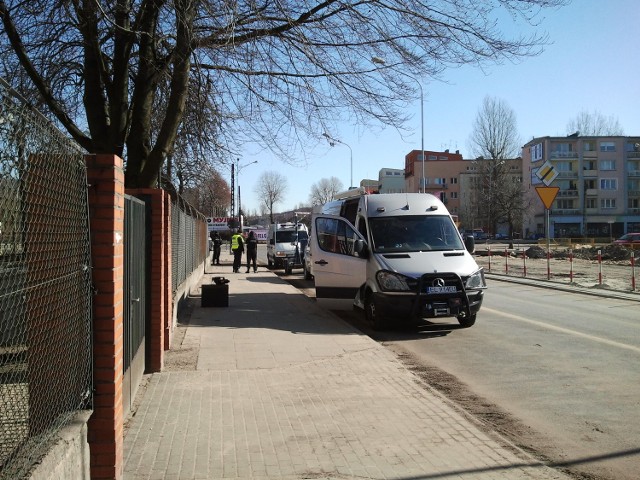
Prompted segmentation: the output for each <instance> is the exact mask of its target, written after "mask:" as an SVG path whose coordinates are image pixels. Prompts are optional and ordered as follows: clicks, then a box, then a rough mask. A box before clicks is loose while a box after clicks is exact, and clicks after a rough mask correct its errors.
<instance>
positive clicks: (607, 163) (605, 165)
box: [600, 160, 616, 170]
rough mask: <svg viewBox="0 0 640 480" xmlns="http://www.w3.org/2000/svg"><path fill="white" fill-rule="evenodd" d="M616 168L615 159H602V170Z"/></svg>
mask: <svg viewBox="0 0 640 480" xmlns="http://www.w3.org/2000/svg"><path fill="white" fill-rule="evenodd" d="M615 169H616V161H615V160H600V170H615Z"/></svg>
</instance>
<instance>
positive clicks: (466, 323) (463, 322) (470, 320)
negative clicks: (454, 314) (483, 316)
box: [458, 313, 476, 328]
mask: <svg viewBox="0 0 640 480" xmlns="http://www.w3.org/2000/svg"><path fill="white" fill-rule="evenodd" d="M458 323H460V326H461V327H462V328H469V327H471V326H473V324H474V323H476V314H475V313H474V314H473V315H471V316H468V317H458Z"/></svg>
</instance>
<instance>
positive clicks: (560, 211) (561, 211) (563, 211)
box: [551, 208, 580, 215]
mask: <svg viewBox="0 0 640 480" xmlns="http://www.w3.org/2000/svg"><path fill="white" fill-rule="evenodd" d="M578 213H580V210H578V209H577V208H554V209H552V210H551V215H577V214H578Z"/></svg>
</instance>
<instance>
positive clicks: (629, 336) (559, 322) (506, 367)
mask: <svg viewBox="0 0 640 480" xmlns="http://www.w3.org/2000/svg"><path fill="white" fill-rule="evenodd" d="M276 273H278V274H281V273H283V272H281V271H276ZM282 278H284V279H287V280H288V281H290V282H291V283H292V284H293V285H294V286H296V287H297V288H299V289H301V290H302V291H304V292H305V293H306V294H307V295H309V296H312V297H313V296H314V290H313V282H308V281H305V280H304V279H303V278H302V271H301V270H300V271H297V270H294V272H293V274H292V275H288V276H285V275H283V276H282ZM489 286H490V288H489V289H488V290H487V293H486V298H485V302H484V305H483V308H482V310H481V312H480V314H479V315H478V320H477V322H476V325H475V326H473V327H472V328H469V329H460V328H459V327H458V326H457V325H456V324H455V323H454V324H452V325H451V328H449V327H447V326H443V325H436V326H434V325H428V324H424V325H421V326H416V327H410V328H404V329H402V330H399V331H391V332H383V333H378V332H372V331H369V330H368V328H367V327H366V325H365V324H364V323H363V321H362V315H361V314H359V313H358V312H351V311H350V312H340V313H339V315H340V316H341V317H342V318H343V319H345V320H346V321H348V322H350V323H352V324H353V325H354V326H356V328H359V329H360V330H362V331H363V332H364V333H367V334H369V335H370V336H372V337H373V338H375V339H376V340H378V341H380V342H382V343H383V344H385V345H387V346H388V347H389V348H391V349H393V350H394V351H396V353H397V354H398V355H399V356H400V358H402V359H403V360H404V361H405V364H406V365H407V366H408V368H411V369H412V370H414V371H415V372H416V374H417V375H420V376H422V377H423V378H424V379H425V380H427V382H428V383H429V384H430V385H432V386H434V387H435V388H437V389H439V390H440V391H441V392H443V393H444V394H445V395H447V396H448V397H449V398H450V399H451V400H452V401H454V402H456V403H458V404H459V405H461V406H462V408H464V409H465V410H467V411H468V412H469V413H471V414H472V415H474V416H476V417H477V418H479V419H480V420H481V421H483V422H484V423H486V424H487V426H488V428H492V429H494V430H497V431H499V432H501V433H502V434H504V435H505V436H507V437H509V438H510V440H511V441H514V442H515V443H517V444H518V445H520V446H522V447H523V448H525V449H527V450H529V451H531V452H533V453H536V454H538V455H539V456H540V457H542V458H545V459H549V460H551V461H553V462H557V463H558V464H559V465H561V466H562V465H565V464H566V466H567V467H568V468H569V469H570V471H571V472H572V473H573V474H575V475H576V477H577V478H589V479H594V478H597V479H616V480H618V479H636V478H638V467H639V466H640V421H638V420H637V417H638V412H639V411H640V369H639V368H638V367H639V366H640V305H639V304H638V303H639V302H637V301H629V300H618V299H610V298H602V297H597V296H591V295H584V294H580V293H569V292H563V291H559V290H550V289H544V288H539V287H536V286H532V285H522V284H516V283H510V282H503V281H496V280H490V285H489Z"/></svg>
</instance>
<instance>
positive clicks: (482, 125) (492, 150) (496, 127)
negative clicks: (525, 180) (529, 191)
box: [470, 97, 524, 234]
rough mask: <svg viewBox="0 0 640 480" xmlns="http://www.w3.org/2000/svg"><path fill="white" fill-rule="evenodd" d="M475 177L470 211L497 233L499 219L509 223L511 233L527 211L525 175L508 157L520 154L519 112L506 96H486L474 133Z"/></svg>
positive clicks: (472, 136) (476, 221)
mask: <svg viewBox="0 0 640 480" xmlns="http://www.w3.org/2000/svg"><path fill="white" fill-rule="evenodd" d="M470 143H471V145H472V152H473V153H474V154H475V155H476V156H477V159H476V160H475V162H474V163H475V170H476V179H475V181H474V182H473V183H472V188H473V190H474V192H473V194H472V195H471V198H472V202H473V205H472V206H471V211H472V212H474V214H475V215H477V218H475V219H474V220H475V223H476V224H477V223H478V222H479V223H480V225H483V226H484V227H486V228H487V229H488V230H489V233H493V234H495V233H496V230H497V225H498V224H499V223H508V224H509V233H510V234H511V233H512V232H513V229H514V227H515V226H517V225H519V224H520V222H521V217H522V214H523V213H524V210H523V209H524V205H523V192H522V179H521V176H520V174H513V173H511V171H510V168H509V166H510V163H513V162H509V160H511V159H516V158H519V157H520V145H521V142H520V139H519V135H518V131H517V122H516V115H515V113H514V111H513V110H512V109H511V107H509V105H508V104H507V103H506V102H504V101H503V100H500V99H497V98H491V97H485V98H484V101H483V102H482V107H481V108H480V110H479V111H478V114H477V116H476V119H475V122H474V129H473V132H472V134H471V139H470Z"/></svg>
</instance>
